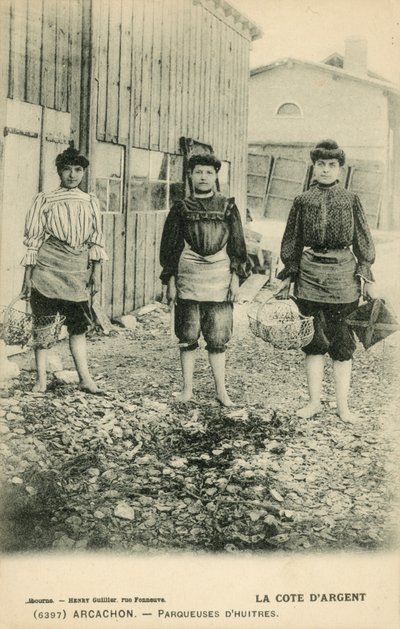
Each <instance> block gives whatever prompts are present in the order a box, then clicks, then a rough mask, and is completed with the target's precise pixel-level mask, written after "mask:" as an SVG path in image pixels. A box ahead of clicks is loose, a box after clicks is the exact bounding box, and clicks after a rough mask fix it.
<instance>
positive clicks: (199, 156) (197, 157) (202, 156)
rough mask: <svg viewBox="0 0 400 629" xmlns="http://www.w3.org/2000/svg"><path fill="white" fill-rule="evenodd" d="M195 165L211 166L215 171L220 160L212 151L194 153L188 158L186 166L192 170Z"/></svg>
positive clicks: (217, 169)
mask: <svg viewBox="0 0 400 629" xmlns="http://www.w3.org/2000/svg"><path fill="white" fill-rule="evenodd" d="M196 166H213V167H214V168H215V172H218V171H219V169H220V168H221V162H220V161H219V159H217V158H216V157H215V155H213V154H212V153H196V154H194V155H192V156H191V157H190V158H189V161H188V165H187V167H188V170H190V171H193V170H194V168H195V167H196Z"/></svg>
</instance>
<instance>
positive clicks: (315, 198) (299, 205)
mask: <svg viewBox="0 0 400 629" xmlns="http://www.w3.org/2000/svg"><path fill="white" fill-rule="evenodd" d="M349 246H351V247H352V249H353V253H354V255H355V257H356V259H357V269H356V274H358V275H361V276H362V277H364V278H365V279H367V280H373V276H372V273H371V265H372V264H373V263H374V261H375V247H374V243H373V240H372V236H371V232H370V229H369V227H368V223H367V218H366V216H365V212H364V210H363V207H362V205H361V201H360V199H359V198H358V196H357V194H355V193H354V192H350V191H349V190H345V189H344V188H342V187H341V186H340V185H339V184H338V183H335V184H334V185H332V186H323V185H321V184H317V183H316V184H314V185H312V187H311V188H310V189H309V190H307V191H306V192H303V194H300V195H299V196H297V197H296V198H295V199H294V202H293V206H292V208H291V210H290V213H289V217H288V221H287V224H286V229H285V232H284V234H283V238H282V244H281V258H282V262H283V263H284V265H285V267H284V269H283V270H282V271H281V272H280V273H279V274H278V278H279V279H285V278H286V277H291V278H292V279H294V278H295V277H296V274H297V272H298V270H299V265H300V258H301V254H302V252H303V248H304V247H312V248H313V249H325V250H329V249H342V248H344V247H349Z"/></svg>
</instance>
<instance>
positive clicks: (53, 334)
mask: <svg viewBox="0 0 400 629" xmlns="http://www.w3.org/2000/svg"><path fill="white" fill-rule="evenodd" d="M18 301H22V300H21V297H20V295H18V297H15V298H14V299H13V300H12V301H11V303H10V304H9V305H8V306H4V307H3V308H1V309H0V338H1V339H3V341H4V342H5V343H6V345H22V346H25V345H28V344H30V345H32V347H34V348H42V349H46V348H48V347H51V346H52V345H54V343H55V342H56V341H58V338H59V336H60V332H61V327H62V325H63V323H64V321H65V317H62V316H60V315H59V314H57V315H49V316H47V315H46V316H40V317H35V316H34V315H33V314H32V313H31V312H27V310H25V311H23V310H21V309H19V308H15V304H16V303H17V302H18ZM25 307H26V308H28V307H29V306H25Z"/></svg>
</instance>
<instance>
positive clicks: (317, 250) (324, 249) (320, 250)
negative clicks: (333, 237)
mask: <svg viewBox="0 0 400 629" xmlns="http://www.w3.org/2000/svg"><path fill="white" fill-rule="evenodd" d="M311 249H312V251H315V253H328V251H332V249H340V250H343V249H348V245H344V246H343V247H311Z"/></svg>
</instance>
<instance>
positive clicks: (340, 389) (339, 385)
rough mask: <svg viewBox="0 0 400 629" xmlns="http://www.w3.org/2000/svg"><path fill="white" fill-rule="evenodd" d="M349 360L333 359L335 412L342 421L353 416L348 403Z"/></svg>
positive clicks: (350, 365)
mask: <svg viewBox="0 0 400 629" xmlns="http://www.w3.org/2000/svg"><path fill="white" fill-rule="evenodd" d="M351 367H352V361H351V360H334V361H333V376H334V379H335V389H336V404H337V413H338V415H339V417H340V418H341V419H343V421H350V422H351V421H352V420H354V419H355V418H354V417H353V415H352V414H351V412H350V410H349V405H348V397H349V391H350V378H351Z"/></svg>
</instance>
